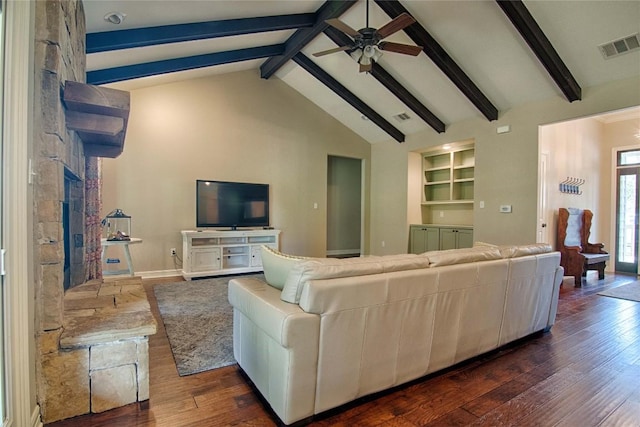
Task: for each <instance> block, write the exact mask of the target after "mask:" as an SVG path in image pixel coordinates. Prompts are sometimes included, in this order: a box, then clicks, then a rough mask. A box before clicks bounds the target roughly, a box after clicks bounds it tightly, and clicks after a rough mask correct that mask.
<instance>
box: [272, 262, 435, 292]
mask: <svg viewBox="0 0 640 427" xmlns="http://www.w3.org/2000/svg"><path fill="white" fill-rule="evenodd" d="M427 267H429V259H428V258H427V257H426V256H424V255H415V254H401V255H386V256H366V257H358V258H344V259H339V258H311V259H307V260H304V261H302V262H300V263H297V264H296V265H294V266H293V267H292V268H291V271H290V272H289V276H288V277H287V280H286V282H285V285H284V288H283V289H282V294H281V296H280V298H282V300H283V301H287V302H291V303H294V304H298V303H299V302H300V295H301V294H302V290H303V288H304V286H305V285H306V284H307V283H308V282H309V281H310V280H316V279H336V278H341V277H351V276H366V275H370V274H379V273H386V272H390V271H403V270H415V269H419V268H427Z"/></svg>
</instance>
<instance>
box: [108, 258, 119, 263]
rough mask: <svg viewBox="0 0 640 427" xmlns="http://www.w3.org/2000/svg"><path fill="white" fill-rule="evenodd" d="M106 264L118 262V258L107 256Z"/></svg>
mask: <svg viewBox="0 0 640 427" xmlns="http://www.w3.org/2000/svg"><path fill="white" fill-rule="evenodd" d="M107 264H120V259H119V258H107Z"/></svg>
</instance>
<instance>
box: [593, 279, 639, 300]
mask: <svg viewBox="0 0 640 427" xmlns="http://www.w3.org/2000/svg"><path fill="white" fill-rule="evenodd" d="M598 295H603V296H605V297H613V298H620V299H627V300H630V301H639V302H640V282H632V283H629V284H627V285H622V286H618V287H617V288H612V289H607V290H606V291H602V292H598Z"/></svg>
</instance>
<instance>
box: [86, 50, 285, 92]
mask: <svg viewBox="0 0 640 427" xmlns="http://www.w3.org/2000/svg"><path fill="white" fill-rule="evenodd" d="M284 51H285V45H284V44H276V45H269V46H260V47H252V48H247V49H238V50H230V51H226V52H217V53H209V54H206V55H196V56H188V57H185V58H175V59H167V60H164V61H155V62H147V63H144V64H134V65H125V66H122V67H114V68H106V69H102V70H95V71H88V72H87V83H90V84H94V85H100V84H106V83H114V82H120V81H123V80H130V79H137V78H140V77H149V76H155V75H158V74H166V73H174V72H177V71H186V70H193V69H196V68H203V67H212V66H214V65H221V64H230V63H233V62H240V61H249V60H252V59H260V58H268V57H270V56H274V55H282V54H283V53H284Z"/></svg>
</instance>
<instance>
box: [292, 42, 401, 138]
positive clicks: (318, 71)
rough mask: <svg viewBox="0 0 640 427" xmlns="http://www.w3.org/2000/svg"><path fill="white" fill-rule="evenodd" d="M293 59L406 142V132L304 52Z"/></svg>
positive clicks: (366, 115) (390, 132)
mask: <svg viewBox="0 0 640 427" xmlns="http://www.w3.org/2000/svg"><path fill="white" fill-rule="evenodd" d="M292 59H293V61H294V62H295V63H296V64H298V65H299V66H301V67H302V68H304V69H305V70H306V71H307V72H309V74H311V75H312V76H313V77H315V78H316V79H318V80H319V81H320V82H321V83H322V84H324V85H325V86H327V87H328V88H329V89H331V90H332V91H334V92H335V93H336V94H337V95H338V96H340V97H341V98H342V99H344V100H345V101H347V102H348V103H349V104H350V105H351V106H352V107H354V108H355V109H356V110H358V111H360V112H361V113H362V114H363V115H364V116H365V117H367V118H368V119H369V120H371V121H372V122H373V123H375V124H376V125H377V126H378V127H380V129H382V130H384V131H385V132H387V133H388V134H389V135H391V136H392V137H393V139H395V140H396V141H398V142H404V134H403V133H402V132H400V131H399V130H398V129H396V128H395V127H394V126H393V125H392V124H391V123H389V122H388V121H386V120H385V119H384V118H383V117H382V116H381V115H380V114H378V113H376V112H375V111H374V110H373V109H372V108H371V107H369V106H368V105H367V104H365V103H364V101H362V100H361V99H360V98H358V97H357V96H355V95H354V94H353V93H352V92H350V91H349V89H347V88H346V87H344V86H343V85H342V84H340V82H338V81H337V80H336V79H334V78H333V77H331V76H330V75H329V74H328V73H327V72H326V71H324V70H323V69H322V68H320V67H319V66H318V65H316V63H315V62H313V61H312V60H310V59H309V58H307V57H306V56H305V55H304V54H303V53H302V52H298V53H297V54H296V55H295V56H294V57H293V58H292Z"/></svg>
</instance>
